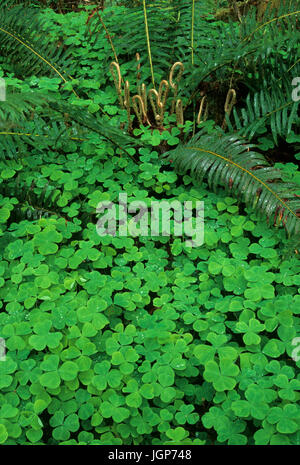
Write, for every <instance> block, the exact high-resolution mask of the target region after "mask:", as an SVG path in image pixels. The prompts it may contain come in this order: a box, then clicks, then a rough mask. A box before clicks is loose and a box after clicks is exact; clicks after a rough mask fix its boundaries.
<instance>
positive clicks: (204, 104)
mask: <svg viewBox="0 0 300 465" xmlns="http://www.w3.org/2000/svg"><path fill="white" fill-rule="evenodd" d="M203 108H205V110H204V115H203V119H201V117H202V113H203ZM207 115H208V101H207V98H206V95H204V96H203V97H202V99H201V102H200V108H199V113H198V116H197V124H200V123H202V121H206V119H207Z"/></svg>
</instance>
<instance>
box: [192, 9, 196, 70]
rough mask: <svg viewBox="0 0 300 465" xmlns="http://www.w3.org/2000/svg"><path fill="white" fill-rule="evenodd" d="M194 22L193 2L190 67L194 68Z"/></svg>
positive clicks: (193, 10)
mask: <svg viewBox="0 0 300 465" xmlns="http://www.w3.org/2000/svg"><path fill="white" fill-rule="evenodd" d="M194 22H195V0H193V4H192V38H191V48H192V65H193V66H194Z"/></svg>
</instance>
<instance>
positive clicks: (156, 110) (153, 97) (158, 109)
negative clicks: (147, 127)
mask: <svg viewBox="0 0 300 465" xmlns="http://www.w3.org/2000/svg"><path fill="white" fill-rule="evenodd" d="M149 100H150V103H151V107H152V110H153V114H154V118H155V121H156V124H157V125H158V126H162V124H163V119H164V113H163V109H164V108H163V104H162V103H161V101H160V99H159V94H158V92H157V90H155V89H150V90H149Z"/></svg>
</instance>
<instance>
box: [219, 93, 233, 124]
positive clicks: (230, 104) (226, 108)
mask: <svg viewBox="0 0 300 465" xmlns="http://www.w3.org/2000/svg"><path fill="white" fill-rule="evenodd" d="M235 104H236V91H235V90H234V89H229V91H228V92H227V96H226V101H225V105H224V111H225V116H224V120H223V124H222V129H225V128H226V125H227V123H226V117H227V118H229V116H230V113H231V111H232V108H233V106H234V105H235Z"/></svg>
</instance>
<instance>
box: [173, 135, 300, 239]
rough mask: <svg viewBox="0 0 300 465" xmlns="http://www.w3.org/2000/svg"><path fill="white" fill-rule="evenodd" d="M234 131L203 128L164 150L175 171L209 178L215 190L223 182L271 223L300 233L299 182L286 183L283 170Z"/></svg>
mask: <svg viewBox="0 0 300 465" xmlns="http://www.w3.org/2000/svg"><path fill="white" fill-rule="evenodd" d="M253 147H254V146H253V145H249V144H248V145H247V144H245V142H244V141H241V140H239V139H238V138H237V137H235V136H232V135H219V134H215V133H214V134H207V133H206V132H205V130H201V131H200V132H199V133H198V134H197V135H196V136H195V137H193V138H192V139H191V140H190V141H189V142H188V143H187V144H186V145H182V144H180V145H179V146H178V147H176V149H175V150H172V151H170V152H167V153H165V154H164V157H166V158H167V159H168V160H170V159H172V161H173V166H174V168H175V170H176V171H178V172H179V173H181V174H183V173H186V172H190V174H191V176H192V177H194V178H195V179H196V180H197V181H199V182H201V181H202V180H203V178H204V177H206V178H207V181H208V184H209V186H210V187H211V188H212V189H213V190H215V191H216V189H217V186H218V185H221V186H222V187H224V188H225V190H226V191H227V192H229V193H231V195H233V196H237V197H239V198H240V199H241V200H243V201H244V202H245V203H246V204H248V205H250V206H252V207H253V208H255V209H256V210H257V211H258V212H259V213H261V214H264V215H266V216H267V219H268V223H269V224H273V225H276V226H278V225H279V224H283V225H284V227H285V229H286V231H287V233H288V235H289V236H297V235H299V234H300V218H299V215H300V197H299V195H298V194H299V186H297V185H296V184H292V183H284V182H282V180H281V172H280V170H277V169H275V168H273V167H272V166H270V165H269V164H268V163H267V161H266V160H265V158H264V157H263V155H261V154H259V153H257V152H255V151H253V150H251V149H252V148H253Z"/></svg>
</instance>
